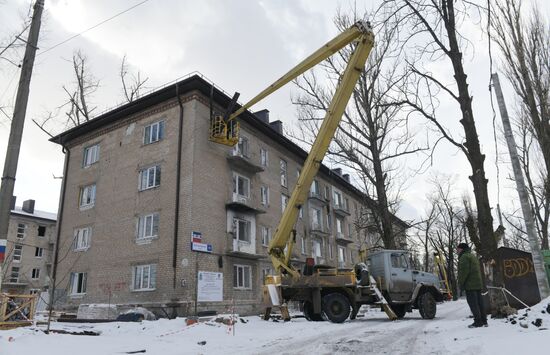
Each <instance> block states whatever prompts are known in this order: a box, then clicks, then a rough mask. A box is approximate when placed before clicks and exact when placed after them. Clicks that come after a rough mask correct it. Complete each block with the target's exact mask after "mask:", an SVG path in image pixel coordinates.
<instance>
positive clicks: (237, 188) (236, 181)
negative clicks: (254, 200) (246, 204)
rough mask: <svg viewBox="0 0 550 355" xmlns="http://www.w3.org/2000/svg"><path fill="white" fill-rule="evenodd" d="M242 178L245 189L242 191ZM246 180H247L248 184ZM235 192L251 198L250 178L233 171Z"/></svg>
mask: <svg viewBox="0 0 550 355" xmlns="http://www.w3.org/2000/svg"><path fill="white" fill-rule="evenodd" d="M241 180H242V181H243V185H242V189H244V190H245V191H240V190H241V188H240V186H239V181H241ZM244 182H246V184H245V183H244ZM245 185H246V188H245ZM233 193H235V194H237V196H239V197H244V198H250V179H249V178H247V177H246V176H243V175H240V174H237V173H235V172H233Z"/></svg>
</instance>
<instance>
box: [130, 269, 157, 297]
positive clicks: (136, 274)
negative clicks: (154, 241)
mask: <svg viewBox="0 0 550 355" xmlns="http://www.w3.org/2000/svg"><path fill="white" fill-rule="evenodd" d="M132 270H133V272H132V290H133V291H154V290H156V288H157V264H143V265H135V266H134V267H132Z"/></svg>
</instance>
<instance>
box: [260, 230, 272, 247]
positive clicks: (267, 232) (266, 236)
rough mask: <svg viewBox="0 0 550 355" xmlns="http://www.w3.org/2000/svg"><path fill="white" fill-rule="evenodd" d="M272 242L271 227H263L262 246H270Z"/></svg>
mask: <svg viewBox="0 0 550 355" xmlns="http://www.w3.org/2000/svg"><path fill="white" fill-rule="evenodd" d="M270 241H271V230H270V229H269V227H266V226H262V245H264V246H268V245H269V242H270Z"/></svg>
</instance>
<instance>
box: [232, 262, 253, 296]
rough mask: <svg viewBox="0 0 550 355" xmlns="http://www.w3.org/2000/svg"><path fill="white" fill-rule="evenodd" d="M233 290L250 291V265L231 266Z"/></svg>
mask: <svg viewBox="0 0 550 355" xmlns="http://www.w3.org/2000/svg"><path fill="white" fill-rule="evenodd" d="M245 270H247V272H245ZM247 273H248V275H247ZM247 276H248V277H247ZM247 283H248V285H247ZM233 288H234V289H236V290H252V267H251V266H250V265H240V264H233Z"/></svg>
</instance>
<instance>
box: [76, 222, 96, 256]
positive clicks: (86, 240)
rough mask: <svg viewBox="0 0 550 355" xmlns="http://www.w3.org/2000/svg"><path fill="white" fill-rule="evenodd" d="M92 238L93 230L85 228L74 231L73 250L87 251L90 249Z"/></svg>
mask: <svg viewBox="0 0 550 355" xmlns="http://www.w3.org/2000/svg"><path fill="white" fill-rule="evenodd" d="M91 237H92V228H91V227H84V228H77V229H75V230H74V239H73V250H74V251H79V250H86V249H88V248H89V247H90V238H91Z"/></svg>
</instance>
